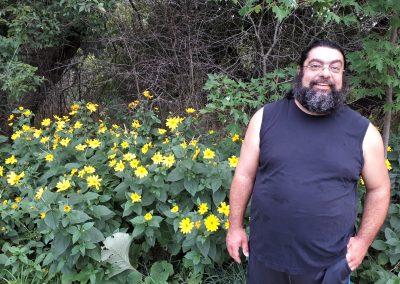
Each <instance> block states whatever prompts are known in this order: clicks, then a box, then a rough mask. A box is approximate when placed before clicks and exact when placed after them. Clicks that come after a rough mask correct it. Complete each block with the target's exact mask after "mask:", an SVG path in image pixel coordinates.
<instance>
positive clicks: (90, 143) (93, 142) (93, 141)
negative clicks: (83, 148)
mask: <svg viewBox="0 0 400 284" xmlns="http://www.w3.org/2000/svg"><path fill="white" fill-rule="evenodd" d="M85 142H86V144H87V145H88V146H89V147H90V148H92V149H96V148H99V147H100V146H101V142H100V141H99V140H98V139H86V141H85Z"/></svg>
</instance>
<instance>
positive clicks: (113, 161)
mask: <svg viewBox="0 0 400 284" xmlns="http://www.w3.org/2000/svg"><path fill="white" fill-rule="evenodd" d="M116 163H117V160H116V159H112V160H111V161H110V162H108V165H109V166H110V168H112V167H114V166H115V164H116Z"/></svg>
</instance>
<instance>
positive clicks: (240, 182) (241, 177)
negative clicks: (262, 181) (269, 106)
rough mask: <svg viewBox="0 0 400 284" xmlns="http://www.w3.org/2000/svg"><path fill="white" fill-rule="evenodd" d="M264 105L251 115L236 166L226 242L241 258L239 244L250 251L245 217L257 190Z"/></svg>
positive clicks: (231, 253) (232, 252) (229, 250)
mask: <svg viewBox="0 0 400 284" xmlns="http://www.w3.org/2000/svg"><path fill="white" fill-rule="evenodd" d="M262 116H263V109H260V110H258V111H257V112H256V113H255V114H254V116H253V118H252V119H251V121H250V123H249V126H248V128H247V131H246V136H245V138H244V141H243V144H242V148H241V150H240V158H239V163H238V165H237V167H236V171H235V175H234V177H233V181H232V185H231V189H230V194H229V206H230V213H229V222H230V228H229V230H228V234H227V238H226V244H227V248H228V252H229V254H230V255H231V256H232V258H233V259H234V260H235V261H236V262H240V256H239V247H242V249H243V252H244V253H245V254H247V255H248V244H247V235H246V232H245V231H244V228H243V217H244V213H245V211H246V207H247V203H248V202H249V198H250V195H251V192H252V190H253V184H254V179H255V176H256V172H257V167H258V160H259V153H260V150H259V147H260V135H259V133H260V128H261V122H262Z"/></svg>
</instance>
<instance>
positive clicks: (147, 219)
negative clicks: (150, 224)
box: [144, 212, 153, 221]
mask: <svg viewBox="0 0 400 284" xmlns="http://www.w3.org/2000/svg"><path fill="white" fill-rule="evenodd" d="M144 219H145V220H146V221H150V220H151V219H153V215H152V214H151V213H150V212H148V213H146V215H144Z"/></svg>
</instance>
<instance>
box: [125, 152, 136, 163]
mask: <svg viewBox="0 0 400 284" xmlns="http://www.w3.org/2000/svg"><path fill="white" fill-rule="evenodd" d="M135 158H136V155H135V154H132V153H126V154H124V155H123V156H122V160H124V161H128V162H129V161H132V160H133V159H135Z"/></svg>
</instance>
